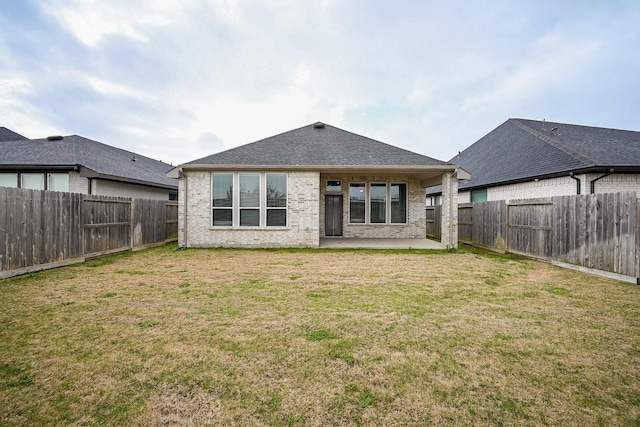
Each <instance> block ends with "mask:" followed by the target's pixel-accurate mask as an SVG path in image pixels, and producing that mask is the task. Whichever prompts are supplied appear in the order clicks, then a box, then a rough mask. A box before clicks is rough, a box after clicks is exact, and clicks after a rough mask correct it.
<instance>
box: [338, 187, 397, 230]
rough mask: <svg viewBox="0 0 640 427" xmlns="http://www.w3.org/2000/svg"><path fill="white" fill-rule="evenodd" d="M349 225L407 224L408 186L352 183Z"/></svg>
mask: <svg viewBox="0 0 640 427" xmlns="http://www.w3.org/2000/svg"><path fill="white" fill-rule="evenodd" d="M367 187H368V188H367ZM367 190H368V191H367ZM349 223H350V224H406V223H407V184H406V183H382V182H372V183H370V184H366V183H363V182H352V183H350V184H349Z"/></svg>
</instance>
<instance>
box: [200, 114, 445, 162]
mask: <svg viewBox="0 0 640 427" xmlns="http://www.w3.org/2000/svg"><path fill="white" fill-rule="evenodd" d="M187 164H198V165H247V166H248V165H252V166H435V165H447V163H446V162H443V161H440V160H436V159H433V158H431V157H427V156H423V155H422V154H417V153H414V152H411V151H407V150H404V149H402V148H398V147H394V146H392V145H389V144H385V143H383V142H380V141H376V140H374V139H371V138H367V137H364V136H361V135H357V134H355V133H351V132H348V131H345V130H342V129H339V128H336V127H333V126H330V125H326V124H323V123H320V122H318V123H315V124H311V125H308V126H303V127H301V128H298V129H294V130H292V131H289V132H285V133H282V134H279V135H276V136H272V137H269V138H265V139H262V140H260V141H256V142H253V143H250V144H246V145H243V146H240V147H236V148H232V149H230V150H227V151H223V152H221V153H217V154H212V155H210V156H207V157H203V158H201V159H198V160H194V161H192V162H189V163H187Z"/></svg>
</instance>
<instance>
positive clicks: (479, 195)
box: [471, 188, 487, 202]
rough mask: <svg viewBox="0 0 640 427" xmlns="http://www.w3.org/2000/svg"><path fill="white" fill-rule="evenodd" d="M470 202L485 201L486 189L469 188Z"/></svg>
mask: <svg viewBox="0 0 640 427" xmlns="http://www.w3.org/2000/svg"><path fill="white" fill-rule="evenodd" d="M471 201H472V202H486V201H487V189H486V188H483V189H481V190H471Z"/></svg>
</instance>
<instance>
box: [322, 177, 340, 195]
mask: <svg viewBox="0 0 640 427" xmlns="http://www.w3.org/2000/svg"><path fill="white" fill-rule="evenodd" d="M326 190H327V192H341V191H342V181H340V180H339V179H330V180H327V189H326Z"/></svg>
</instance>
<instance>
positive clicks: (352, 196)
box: [349, 182, 367, 224]
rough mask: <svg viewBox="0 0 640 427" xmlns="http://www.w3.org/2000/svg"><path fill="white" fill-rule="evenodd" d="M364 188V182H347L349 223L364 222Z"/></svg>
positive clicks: (365, 197)
mask: <svg viewBox="0 0 640 427" xmlns="http://www.w3.org/2000/svg"><path fill="white" fill-rule="evenodd" d="M366 189H367V185H366V184H365V183H364V182H352V183H350V184H349V223H351V224H364V223H365V222H366V216H365V212H366V199H367V196H366Z"/></svg>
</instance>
